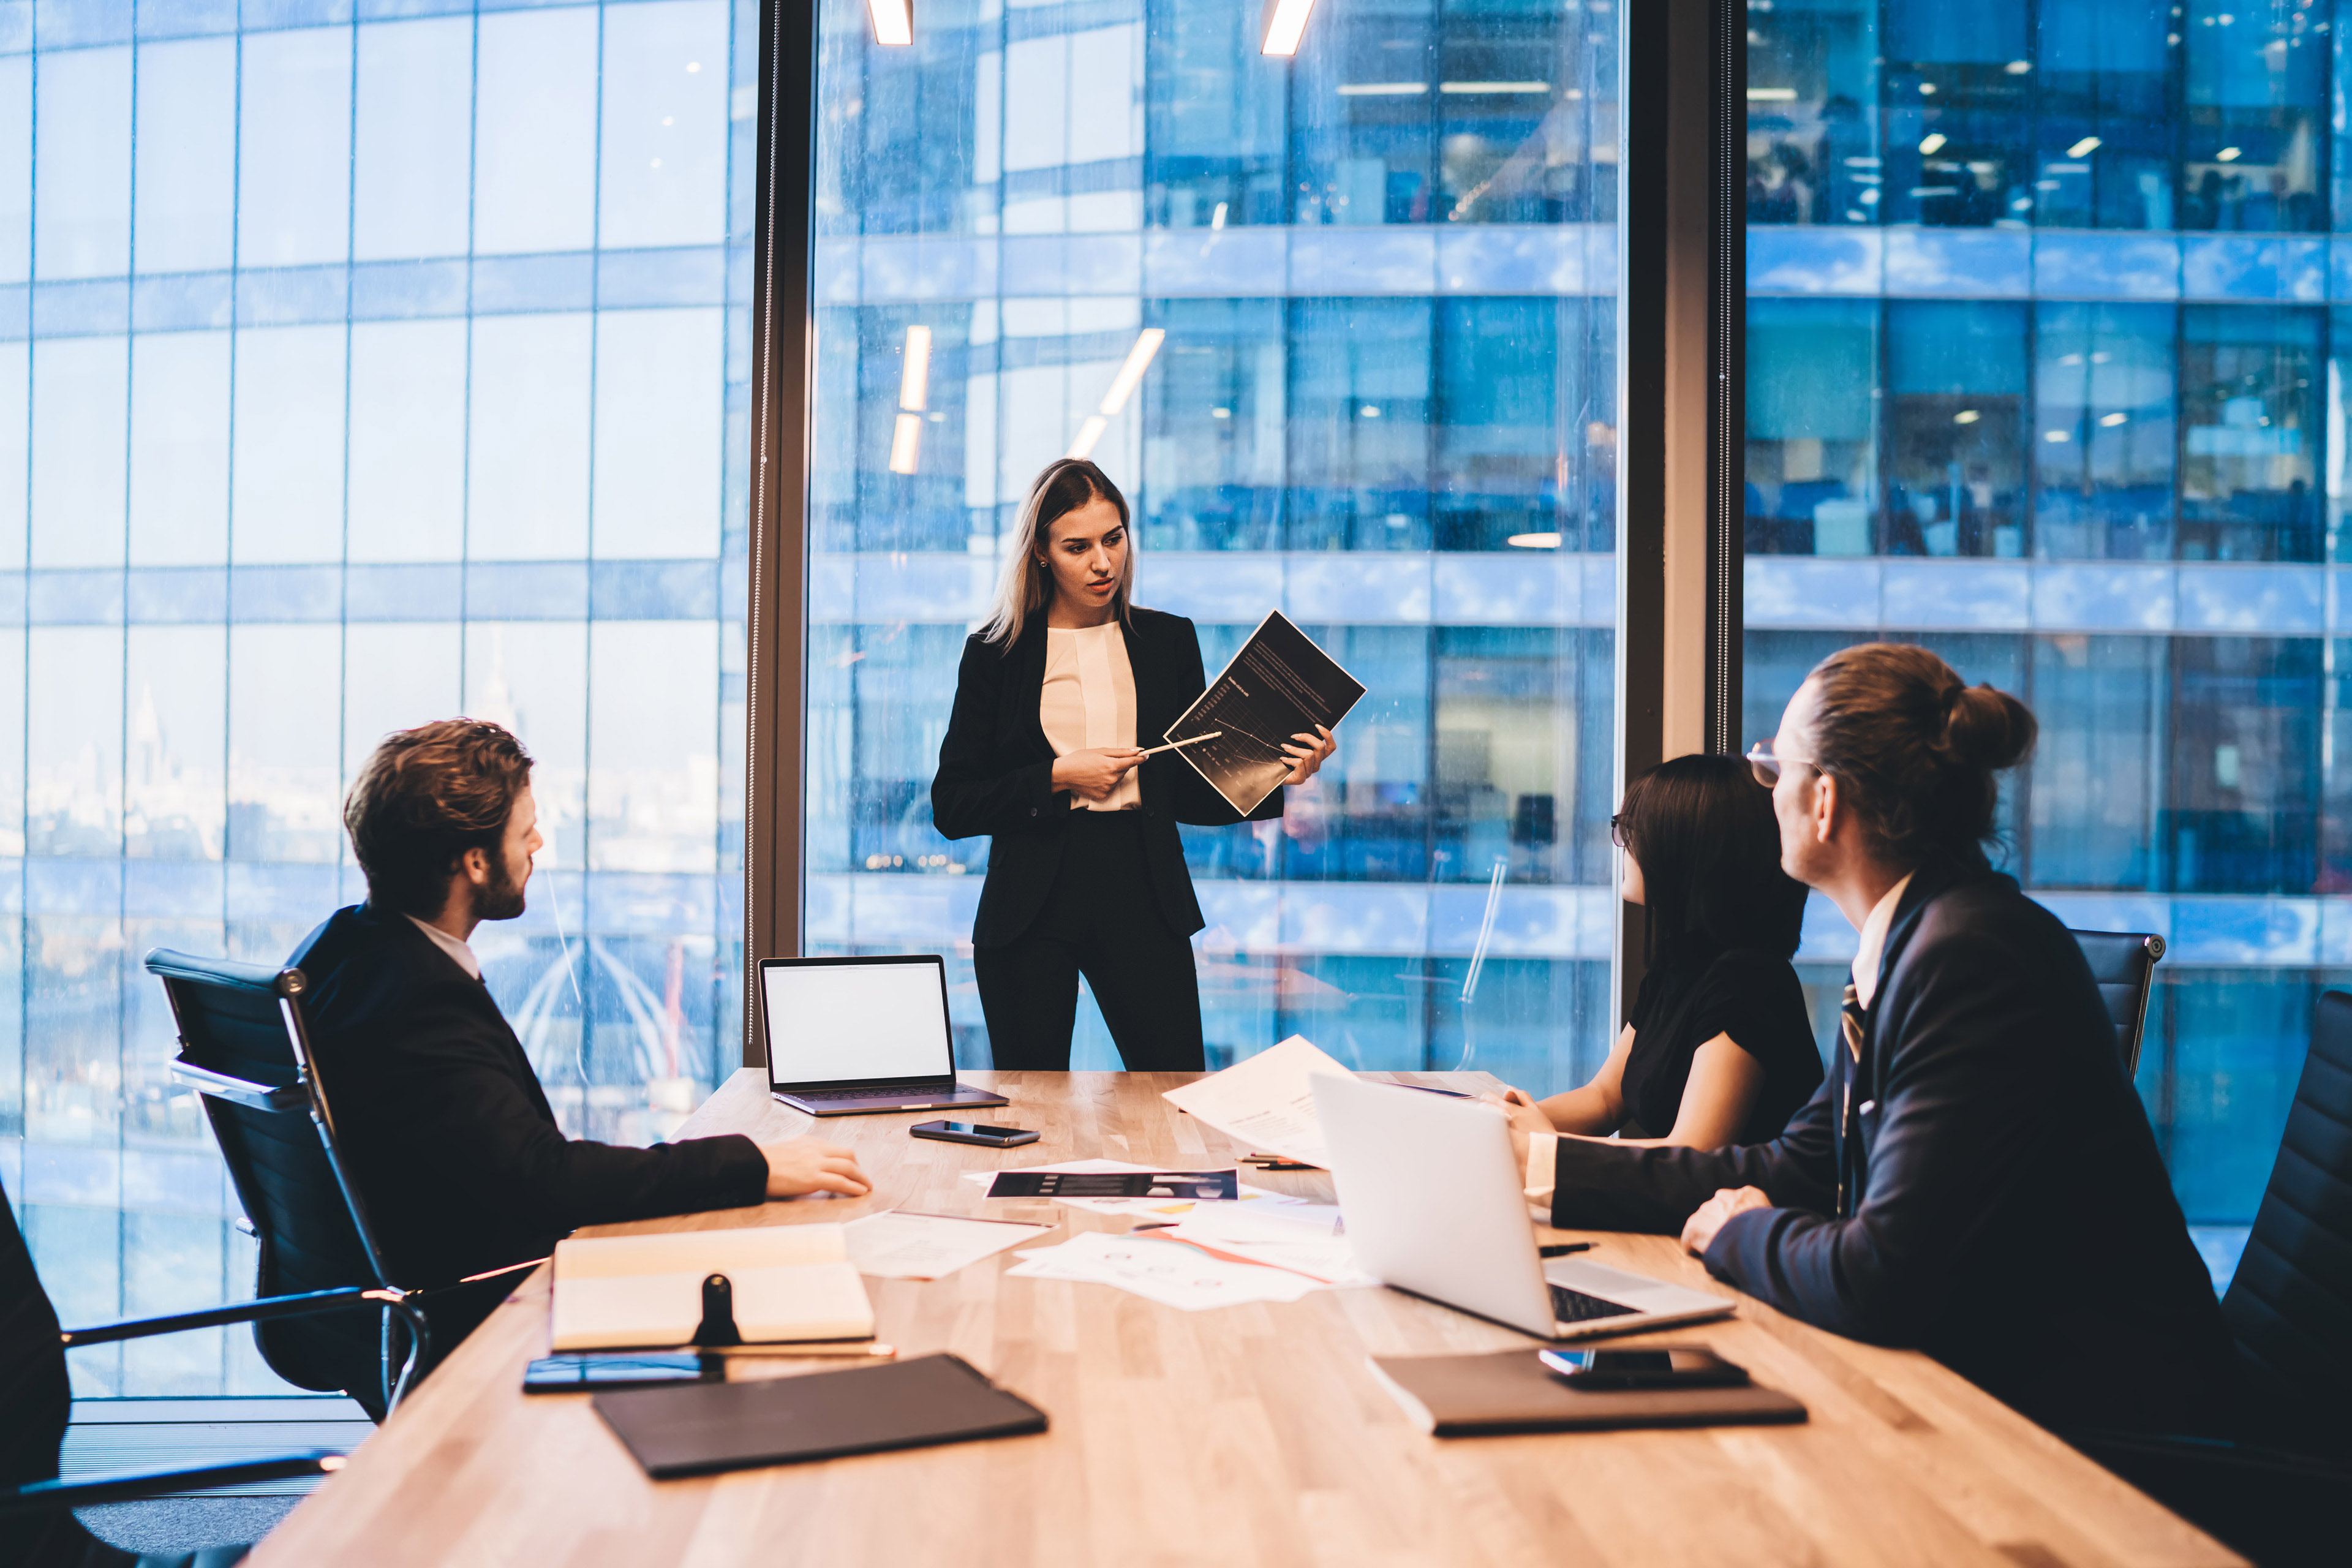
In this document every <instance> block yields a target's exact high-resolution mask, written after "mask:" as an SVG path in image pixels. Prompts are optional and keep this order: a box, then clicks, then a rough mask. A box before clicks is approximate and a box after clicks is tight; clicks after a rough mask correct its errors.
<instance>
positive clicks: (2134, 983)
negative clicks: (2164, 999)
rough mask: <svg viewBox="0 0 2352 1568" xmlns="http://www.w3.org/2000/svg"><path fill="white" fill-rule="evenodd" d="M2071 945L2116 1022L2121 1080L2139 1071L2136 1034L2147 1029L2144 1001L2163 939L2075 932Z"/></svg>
mask: <svg viewBox="0 0 2352 1568" xmlns="http://www.w3.org/2000/svg"><path fill="white" fill-rule="evenodd" d="M2074 944H2075V945H2076V946H2077V947H2080V948H2081V949H2082V950H2083V957H2084V961H2085V962H2086V963H2089V964H2090V966H2091V978H2092V979H2094V980H2096V981H2097V982H2098V983H2099V994H2100V995H2101V996H2104V997H2105V998H2106V1003H2107V1016H2108V1017H2110V1018H2113V1019H2114V1020H2115V1021H2116V1058H2117V1059H2119V1060H2120V1061H2121V1062H2122V1063H2123V1064H2124V1077H2126V1078H2132V1077H2135V1076H2137V1074H2138V1072H2139V1037H2140V1031H2141V1030H2143V1029H2145V1028H2147V999H2148V994H2149V993H2151V992H2153V991H2154V990H2155V989H2156V966H2157V963H2158V961H2159V960H2161V959H2162V958H2163V957H2164V939H2163V938H2162V937H2160V936H2158V935H2156V934H2154V933H2153V932H2149V931H2076V932H2075V933H2074Z"/></svg>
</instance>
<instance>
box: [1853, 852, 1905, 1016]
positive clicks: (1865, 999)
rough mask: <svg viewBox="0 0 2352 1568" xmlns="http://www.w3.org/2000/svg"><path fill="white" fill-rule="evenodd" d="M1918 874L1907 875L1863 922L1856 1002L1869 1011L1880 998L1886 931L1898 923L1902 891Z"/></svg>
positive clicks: (1855, 982)
mask: <svg viewBox="0 0 2352 1568" xmlns="http://www.w3.org/2000/svg"><path fill="white" fill-rule="evenodd" d="M1916 875H1918V873H1917V872H1916V871H1911V872H1906V873H1905V874H1904V877H1903V879H1902V880H1901V881H1899V882H1897V883H1895V886H1893V887H1891V888H1889V889H1886V896H1885V897H1884V898H1882V899H1880V900H1878V902H1877V903H1876V904H1875V905H1874V906H1872V908H1871V911H1870V918H1869V919H1867V920H1865V921H1863V922H1862V940H1861V941H1860V942H1856V943H1854V948H1853V994H1854V999H1855V1000H1856V1001H1858V1002H1860V1003H1861V1004H1862V1005H1863V1007H1864V1009H1865V1010H1867V1009H1868V1008H1869V1006H1870V1003H1871V998H1873V997H1874V996H1876V995H1877V994H1878V961H1879V960H1880V959H1881V958H1882V957H1884V956H1885V952H1886V931H1887V928H1888V927H1890V926H1892V925H1893V924H1894V923H1895V905H1897V904H1899V903H1901V902H1902V901H1903V889H1906V888H1907V887H1909V886H1910V885H1911V879H1912V878H1913V877H1915V876H1916Z"/></svg>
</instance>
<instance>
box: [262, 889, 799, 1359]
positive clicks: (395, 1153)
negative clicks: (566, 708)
mask: <svg viewBox="0 0 2352 1568" xmlns="http://www.w3.org/2000/svg"><path fill="white" fill-rule="evenodd" d="M288 962H289V963H290V964H291V965H292V966H293V967H295V968H298V969H299V970H301V971H302V973H303V974H304V975H305V976H307V977H308V978H309V980H310V1008H309V1017H310V1034H311V1042H310V1043H311V1047H312V1050H313V1053H314V1054H315V1055H316V1056H317V1058H318V1062H319V1079H320V1083H321V1084H322V1086H323V1087H324V1088H325V1089H326V1092H327V1097H328V1103H329V1106H330V1108H331V1110H332V1111H333V1113H334V1118H335V1131H336V1132H337V1134H338V1136H339V1139H340V1141H341V1144H342V1148H343V1151H344V1153H345V1154H346V1156H347V1157H348V1159H349V1161H350V1163H351V1165H352V1170H353V1173H354V1179H355V1181H356V1183H357V1185H358V1187H359V1190H360V1194H361V1196H362V1199H363V1201H364V1202H365V1203H366V1205H367V1210H368V1217H369V1219H370V1220H371V1221H372V1222H373V1225H374V1226H375V1229H376V1234H377V1239H378V1241H379V1242H380V1244H381V1245H382V1246H383V1250H384V1252H385V1254H386V1257H385V1263H386V1266H387V1267H389V1268H391V1270H392V1274H393V1279H394V1283H396V1284H398V1285H400V1286H402V1287H404V1288H405V1289H432V1288H434V1287H437V1286H446V1285H448V1284H450V1283H452V1282H453V1281H456V1280H459V1279H465V1278H466V1277H467V1276H468V1275H472V1274H479V1273H483V1272H485V1271H487V1270H489V1269H493V1268H505V1267H506V1266H507V1265H509V1264H513V1263H521V1262H524V1261H527V1260H528V1259H530V1258H544V1257H545V1256H547V1254H548V1253H549V1251H550V1250H551V1249H552V1248H553V1247H554V1245H555V1243H556V1242H557V1241H558V1240H559V1239H561V1238H562V1237H563V1236H564V1235H565V1234H566V1233H568V1232H569V1231H571V1230H572V1228H573V1227H574V1226H583V1225H598V1224H604V1223H608V1222H611V1221H614V1220H625V1219H650V1218H653V1217H654V1216H656V1215H671V1214H686V1213H691V1212H694V1211H698V1210H701V1209H724V1208H741V1207H745V1206H748V1205H753V1204H758V1203H763V1202H765V1201H766V1192H767V1184H768V1165H767V1161H766V1159H765V1157H763V1156H762V1155H761V1152H760V1151H759V1148H758V1146H757V1145H755V1144H754V1143H753V1142H751V1140H750V1139H748V1138H743V1137H738V1136H731V1135H730V1136H728V1137H724V1138H695V1139H688V1140H687V1141H686V1142H679V1143H659V1144H656V1145H655V1146H654V1147H652V1148H650V1149H625V1148H615V1147H613V1146H612V1145H609V1144H604V1143H592V1142H587V1141H585V1140H584V1139H566V1138H565V1137H564V1136H563V1134H562V1131H559V1130H558V1129H557V1127H556V1124H555V1114H554V1112H553V1111H552V1110H550V1109H549V1108H548V1103H547V1096H546V1095H545V1094H544V1093H542V1092H541V1089H540V1086H539V1076H538V1075H537V1074H536V1073H534V1072H533V1071H531V1067H530V1058H528V1057H526V1056H525V1055H524V1054H523V1049H522V1044H521V1042H520V1041H519V1040H517V1039H516V1038H515V1034H514V1031H513V1030H512V1029H511V1028H509V1027H508V1026H507V1021H506V1018H505V1016H503V1015H501V1014H500V1013H499V1006H498V1004H497V1003H496V1002H494V1001H492V1000H491V999H490V994H489V991H488V988H487V987H485V986H484V985H483V984H482V983H481V982H480V981H478V980H477V979H475V978H474V977H473V976H472V975H470V974H467V973H466V972H465V970H464V969H462V968H460V967H459V966H458V964H457V960H456V959H454V958H452V957H450V956H449V954H447V953H446V952H443V951H442V950H441V949H440V948H438V947H436V945H434V942H433V940H432V939H431V938H430V937H428V936H426V935H425V933H424V931H420V930H418V929H417V926H416V923H415V921H411V920H410V919H409V918H408V917H407V916H405V915H401V914H395V913H394V912H392V911H391V910H380V909H378V908H377V907H376V906H375V905H373V904H358V905H354V906H353V907H352V908H350V909H345V910H336V911H335V913H334V914H333V916H332V917H331V918H330V919H329V920H328V921H327V923H326V924H324V925H322V926H320V928H319V929H318V930H317V931H312V932H311V933H310V936H309V938H308V939H306V940H305V941H304V942H303V943H302V945H301V946H300V947H299V948H298V949H296V950H295V952H294V956H293V957H292V958H291V959H290V960H289V961H288ZM496 1302H497V1297H496V1296H495V1295H493V1296H491V1297H490V1298H489V1300H488V1304H487V1305H484V1306H482V1307H481V1308H480V1309H479V1310H478V1311H472V1312H469V1313H466V1314H464V1315H466V1316H468V1317H470V1318H472V1319H474V1320H476V1321H478V1318H479V1316H480V1315H481V1314H482V1313H485V1312H487V1311H488V1307H489V1306H494V1305H496ZM473 1326H474V1323H473V1321H466V1322H464V1323H463V1324H462V1326H460V1325H458V1324H456V1323H452V1322H449V1321H445V1317H444V1314H442V1313H439V1312H436V1313H435V1314H434V1331H435V1332H434V1338H435V1341H436V1345H435V1350H436V1353H438V1352H446V1351H447V1350H448V1349H450V1348H451V1346H453V1345H454V1344H455V1343H456V1341H457V1338H460V1337H462V1336H463V1334H464V1333H465V1332H466V1331H470V1330H471V1329H472V1328H473Z"/></svg>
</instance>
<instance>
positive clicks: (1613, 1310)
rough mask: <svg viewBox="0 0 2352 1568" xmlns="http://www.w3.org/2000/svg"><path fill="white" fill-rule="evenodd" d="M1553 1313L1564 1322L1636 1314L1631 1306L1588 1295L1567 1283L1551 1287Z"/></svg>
mask: <svg viewBox="0 0 2352 1568" xmlns="http://www.w3.org/2000/svg"><path fill="white" fill-rule="evenodd" d="M1551 1315H1552V1317H1553V1318H1554V1319H1556V1320H1558V1321H1560V1322H1563V1323H1589V1322H1591V1321H1593V1320H1594V1319H1595V1318H1630V1317H1633V1316H1635V1315H1636V1314H1635V1312H1634V1310H1633V1308H1631V1307H1621V1306H1619V1305H1618V1304H1617V1303H1616V1302H1614V1301H1604V1300H1601V1298H1600V1297H1598V1296H1588V1295H1586V1294H1585V1293H1584V1292H1583V1291H1581V1290H1571V1289H1569V1288H1568V1287H1567V1286H1565V1285H1554V1286H1552V1288H1551Z"/></svg>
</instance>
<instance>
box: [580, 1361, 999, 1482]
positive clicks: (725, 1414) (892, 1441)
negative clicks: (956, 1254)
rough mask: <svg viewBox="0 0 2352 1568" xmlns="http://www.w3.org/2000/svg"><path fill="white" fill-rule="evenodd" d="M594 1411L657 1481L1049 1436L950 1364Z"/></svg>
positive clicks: (704, 1391) (661, 1391)
mask: <svg viewBox="0 0 2352 1568" xmlns="http://www.w3.org/2000/svg"><path fill="white" fill-rule="evenodd" d="M594 1404H595V1406H596V1414H597V1415H601V1416H603V1417H604V1422H605V1425H607V1426H611V1427H612V1428H613V1431H614V1434H615V1435H616V1436H619V1438H620V1439H621V1441H622V1442H623V1443H624V1444H625V1445H626V1446H627V1447H628V1450H629V1452H630V1453H632V1454H634V1455H635V1456H636V1459H637V1463H638V1464H640V1465H643V1466H644V1467H645V1468H646V1474H647V1475H649V1476H652V1477H653V1478H654V1479H656V1480H665V1479H669V1478H670V1477H673V1476H700V1475H709V1474H711V1473H713V1472H715V1471H719V1470H740V1469H748V1468H751V1467H753V1466H755V1465H789V1464H796V1463H798V1462H800V1461H802V1460H804V1459H831V1458H838V1457H840V1456H841V1455H844V1454H872V1453H879V1452H881V1451H883V1450H885V1449H889V1448H919V1447H927V1446H929V1445H931V1444H934V1443H961V1442H968V1441H970V1440H971V1439H973V1438H978V1437H1010V1436H1018V1435H1020V1434H1022V1433H1027V1432H1043V1431H1044V1430H1045V1412H1044V1411H1042V1410H1040V1409H1038V1408H1037V1407H1036V1406H1035V1405H1032V1404H1030V1403H1029V1402H1028V1401H1027V1400H1025V1399H1023V1398H1022V1397H1021V1396H1020V1395H1018V1394H1009V1393H1007V1392H1006V1391H1005V1390H1003V1389H1001V1388H999V1387H997V1386H996V1385H995V1384H992V1383H991V1382H989V1381H988V1379H987V1378H986V1377H984V1376H982V1374H981V1373H979V1372H978V1371H977V1370H975V1369H974V1368H973V1367H972V1366H971V1363H967V1362H965V1361H964V1360H963V1359H962V1358H961V1357H960V1356H952V1355H927V1356H918V1357H916V1358H915V1359H914V1360H911V1361H902V1362H894V1363H891V1364H889V1365H887V1366H873V1367H857V1368H854V1369H852V1370H850V1371H846V1372H817V1373H808V1374H807V1375H805V1376H802V1377H777V1378H763V1379H761V1380H760V1381H757V1382H752V1383H708V1384H681V1385H680V1386H678V1387H676V1388H646V1389H635V1390H630V1391H626V1392H620V1393H613V1394H597V1395H596V1396H595V1398H594Z"/></svg>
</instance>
